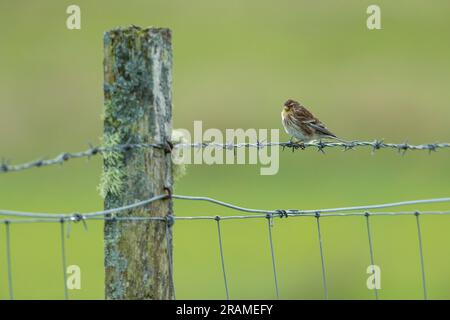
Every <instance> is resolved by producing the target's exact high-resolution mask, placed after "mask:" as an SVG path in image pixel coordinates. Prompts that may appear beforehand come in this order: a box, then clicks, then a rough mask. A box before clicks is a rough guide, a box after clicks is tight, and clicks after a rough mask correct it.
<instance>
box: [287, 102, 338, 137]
mask: <svg viewBox="0 0 450 320" xmlns="http://www.w3.org/2000/svg"><path fill="white" fill-rule="evenodd" d="M281 120H282V122H283V127H284V130H285V131H286V133H287V134H289V135H291V136H293V137H294V138H295V139H298V141H295V143H301V144H303V143H304V142H310V141H313V140H320V139H323V138H330V139H336V140H339V141H345V140H341V139H339V138H338V137H336V135H335V134H334V133H332V132H331V131H330V130H328V129H327V127H325V125H324V124H323V123H322V122H320V120H319V119H317V118H316V117H314V115H313V114H312V113H311V112H309V111H308V110H307V109H306V108H305V107H304V106H302V105H300V104H299V103H298V102H297V101H295V100H291V99H289V100H288V101H286V102H285V103H284V106H283V111H282V112H281Z"/></svg>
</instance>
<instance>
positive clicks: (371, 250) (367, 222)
mask: <svg viewBox="0 0 450 320" xmlns="http://www.w3.org/2000/svg"><path fill="white" fill-rule="evenodd" d="M369 215H370V214H369V212H366V213H365V217H366V227H367V237H368V239H369V253H370V264H371V265H372V270H373V271H372V273H373V280H374V282H375V287H374V293H375V300H378V298H379V297H378V288H377V286H376V279H375V276H376V272H375V269H374V268H373V266H375V259H374V255H373V242H372V231H371V228H370V222H369Z"/></svg>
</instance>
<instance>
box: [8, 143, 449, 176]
mask: <svg viewBox="0 0 450 320" xmlns="http://www.w3.org/2000/svg"><path fill="white" fill-rule="evenodd" d="M208 147H212V148H218V149H226V150H235V149H239V148H257V149H262V148H267V147H281V148H282V149H283V150H284V149H290V150H292V151H296V150H304V149H307V148H316V149H317V151H320V152H324V150H325V149H326V148H342V149H343V150H344V151H347V150H353V149H356V148H360V147H370V148H371V149H372V153H373V152H375V151H377V150H380V149H394V150H397V151H398V152H399V153H401V154H405V153H406V152H407V151H408V150H423V151H428V152H429V153H431V152H436V151H438V150H439V149H443V148H450V143H427V144H418V145H413V144H409V143H407V142H404V143H386V142H384V141H383V140H374V141H349V142H323V141H317V142H307V143H296V142H293V141H288V142H260V141H257V142H256V143H209V142H202V143H180V144H176V145H171V144H170V143H164V144H161V143H127V144H120V145H116V146H114V147H105V146H90V147H89V149H87V150H84V151H80V152H63V153H61V154H59V155H57V156H56V157H54V158H50V159H43V158H41V159H37V160H33V161H29V162H25V163H21V164H15V165H12V164H9V162H8V161H7V160H6V159H3V160H2V163H1V164H0V173H7V172H17V171H23V170H28V169H31V168H40V167H46V166H52V165H62V164H63V163H65V162H67V161H69V160H72V159H79V158H87V159H88V160H89V159H90V158H92V157H94V156H97V155H102V154H104V153H109V152H129V151H132V150H137V149H149V148H156V149H164V150H168V151H170V150H171V149H172V148H175V149H178V148H184V149H186V148H194V149H195V148H196V149H204V148H208Z"/></svg>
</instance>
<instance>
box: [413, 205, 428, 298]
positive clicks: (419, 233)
mask: <svg viewBox="0 0 450 320" xmlns="http://www.w3.org/2000/svg"><path fill="white" fill-rule="evenodd" d="M419 214H420V213H419V212H416V213H415V216H416V223H417V238H418V240H419V254H420V264H421V271H422V286H423V298H424V300H427V299H428V293H427V285H426V281H425V262H424V258H423V247H422V233H421V231H420V221H419Z"/></svg>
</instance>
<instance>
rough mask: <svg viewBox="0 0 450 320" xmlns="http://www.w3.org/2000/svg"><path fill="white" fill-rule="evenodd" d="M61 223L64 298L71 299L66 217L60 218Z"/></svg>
mask: <svg viewBox="0 0 450 320" xmlns="http://www.w3.org/2000/svg"><path fill="white" fill-rule="evenodd" d="M60 225H61V228H60V230H61V232H60V233H61V260H62V271H63V280H64V299H65V300H69V290H68V288H67V273H66V272H67V263H66V243H65V230H64V219H61V220H60Z"/></svg>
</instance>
